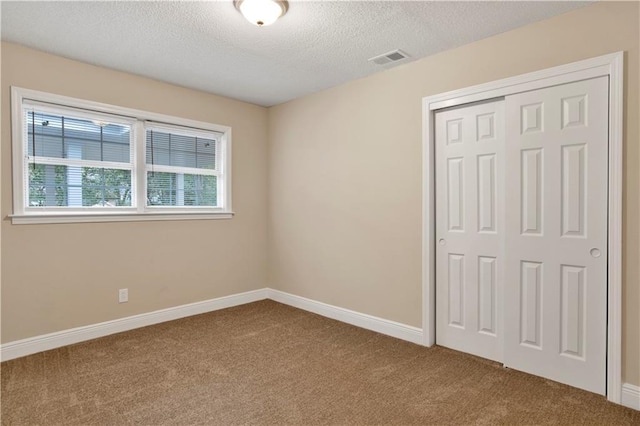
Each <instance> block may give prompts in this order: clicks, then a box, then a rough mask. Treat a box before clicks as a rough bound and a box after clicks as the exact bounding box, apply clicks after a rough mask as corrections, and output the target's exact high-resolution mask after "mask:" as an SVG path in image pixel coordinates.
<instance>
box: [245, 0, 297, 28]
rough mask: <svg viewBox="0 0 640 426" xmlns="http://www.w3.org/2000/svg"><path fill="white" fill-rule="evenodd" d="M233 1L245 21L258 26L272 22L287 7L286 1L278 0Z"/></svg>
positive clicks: (282, 13)
mask: <svg viewBox="0 0 640 426" xmlns="http://www.w3.org/2000/svg"><path fill="white" fill-rule="evenodd" d="M233 3H234V5H235V6H236V9H238V10H239V11H240V13H242V15H243V16H244V17H245V18H247V21H249V22H251V23H252V24H253V25H257V26H259V27H262V26H266V25H271V24H273V23H274V22H276V20H277V19H278V18H279V17H281V16H282V15H284V14H285V13H286V12H287V9H288V8H289V4H288V3H287V2H286V1H278V0H235V1H234V2H233Z"/></svg>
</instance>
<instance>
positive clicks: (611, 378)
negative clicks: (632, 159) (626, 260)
mask: <svg viewBox="0 0 640 426" xmlns="http://www.w3.org/2000/svg"><path fill="white" fill-rule="evenodd" d="M601 76H608V77H609V162H608V168H609V170H608V176H609V179H608V192H609V200H608V216H609V217H608V235H607V244H608V250H609V259H608V265H607V277H608V283H607V295H608V297H607V399H608V400H609V401H611V402H615V403H617V404H619V403H620V399H621V393H622V207H623V206H622V189H623V161H622V160H623V158H622V153H623V96H624V95H623V93H624V92H623V78H624V53H623V52H616V53H611V54H608V55H603V56H598V57H596V58H591V59H586V60H582V61H578V62H573V63H570V64H566V65H560V66H557V67H553V68H547V69H544V70H540V71H535V72H531V73H528V74H522V75H519V76H515V77H509V78H505V79H501V80H496V81H493V82H490V83H484V84H480V85H477V86H471V87H467V88H464V89H459V90H453V91H450V92H446V93H441V94H437V95H433V96H427V97H425V98H423V99H422V307H423V309H422V330H423V344H424V345H425V346H433V345H434V344H435V342H436V300H435V291H436V282H435V264H436V263H435V255H436V248H435V247H436V246H435V244H436V240H435V238H436V236H435V220H436V219H435V125H434V115H435V112H436V110H439V109H442V108H448V107H453V106H459V105H464V104H468V103H471V102H477V101H483V100H489V99H493V98H498V97H503V96H508V95H512V94H515V93H521V92H525V91H530V90H536V89H542V88H545V87H550V86H556V85H560V84H566V83H573V82H576V81H580V80H585V79H590V78H595V77H601Z"/></svg>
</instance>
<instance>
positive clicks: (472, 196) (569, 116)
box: [434, 76, 609, 394]
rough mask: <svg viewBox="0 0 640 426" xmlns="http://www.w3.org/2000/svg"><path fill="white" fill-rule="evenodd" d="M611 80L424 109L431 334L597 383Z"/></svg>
mask: <svg viewBox="0 0 640 426" xmlns="http://www.w3.org/2000/svg"><path fill="white" fill-rule="evenodd" d="M608 79H609V77H607V76H604V77H597V78H592V79H588V80H583V81H579V82H575V83H568V84H563V85H558V86H553V87H547V88H543V89H538V90H531V91H527V92H523V93H517V94H513V95H509V96H505V97H503V98H498V99H493V100H491V101H485V102H481V103H474V104H466V105H462V106H458V107H455V108H450V109H442V110H438V111H436V112H435V125H434V126H435V191H436V195H435V212H436V221H435V237H436V259H435V267H436V343H437V344H439V345H442V346H447V347H450V348H453V349H456V350H460V351H464V352H467V353H471V354H474V355H478V356H481V357H484V358H488V359H492V360H494V361H498V362H501V363H503V364H504V365H505V366H506V367H510V368H513V369H517V370H521V371H525V372H529V373H532V374H536V375H539V376H542V377H546V378H549V379H551V380H555V381H559V382H562V383H566V384H569V385H572V386H576V387H579V388H583V389H586V390H589V391H592V392H596V393H599V394H605V392H606V346H607V336H606V332H607V211H608V209H607V206H608V201H607V187H608V180H607V179H608V166H607V164H608V105H609V100H608V97H609V92H608V87H609V81H608Z"/></svg>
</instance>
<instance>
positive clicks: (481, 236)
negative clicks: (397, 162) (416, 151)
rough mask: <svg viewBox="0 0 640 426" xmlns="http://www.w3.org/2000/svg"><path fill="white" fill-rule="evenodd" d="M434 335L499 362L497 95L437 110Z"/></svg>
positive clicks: (500, 131) (500, 139) (500, 118)
mask: <svg viewBox="0 0 640 426" xmlns="http://www.w3.org/2000/svg"><path fill="white" fill-rule="evenodd" d="M435 126H436V127H435V129H436V158H437V161H436V236H437V241H436V247H437V248H436V304H437V308H436V316H437V319H436V342H437V343H438V344H439V345H442V346H447V347H450V348H453V349H457V350H460V351H463V352H467V353H471V354H474V355H478V356H481V357H484V358H488V359H492V360H494V361H502V338H503V334H504V333H503V330H502V324H501V322H502V320H501V295H502V289H501V287H502V283H503V279H502V271H503V268H502V266H501V265H502V262H503V259H502V245H503V239H504V218H503V217H504V214H503V212H502V210H503V205H504V173H503V169H504V165H503V162H504V133H505V129H504V101H496V102H488V103H483V104H474V105H470V106H465V107H462V108H455V109H451V110H445V111H439V112H437V113H436V117H435Z"/></svg>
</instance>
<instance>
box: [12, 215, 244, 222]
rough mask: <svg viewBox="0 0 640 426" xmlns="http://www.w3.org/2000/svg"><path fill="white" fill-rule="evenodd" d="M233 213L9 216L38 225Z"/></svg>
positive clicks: (220, 217)
mask: <svg viewBox="0 0 640 426" xmlns="http://www.w3.org/2000/svg"><path fill="white" fill-rule="evenodd" d="M233 215H234V213H233V212H206V213H205V212H174V213H171V212H162V213H92V214H80V213H71V214H70V213H57V214H24V215H9V217H10V218H11V223H12V224H14V225H28V224H37V223H99V222H141V221H158V220H211V219H231V218H232V217H233Z"/></svg>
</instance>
